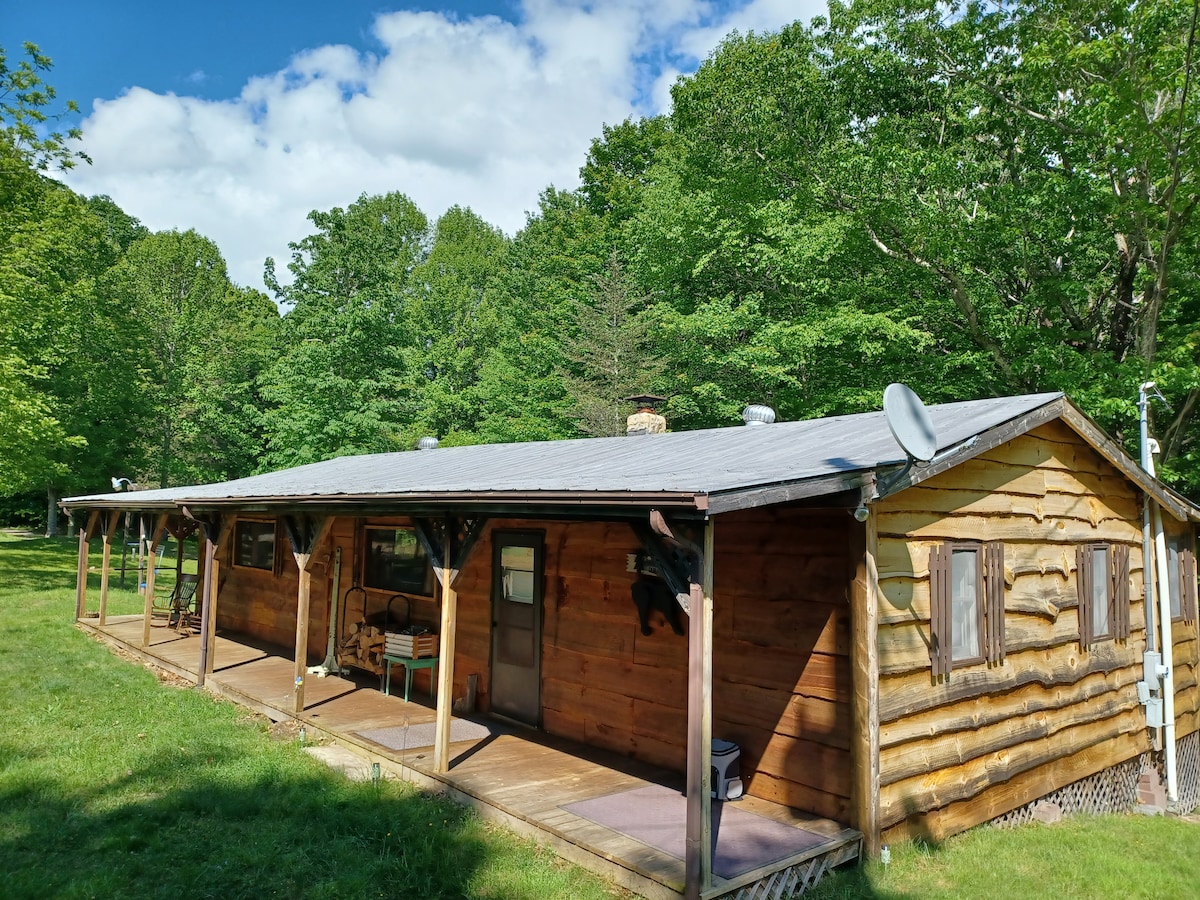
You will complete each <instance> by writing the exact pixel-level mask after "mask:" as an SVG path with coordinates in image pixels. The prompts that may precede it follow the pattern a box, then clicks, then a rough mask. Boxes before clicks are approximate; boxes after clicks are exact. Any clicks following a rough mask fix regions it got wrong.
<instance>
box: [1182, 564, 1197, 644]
mask: <svg viewBox="0 0 1200 900" xmlns="http://www.w3.org/2000/svg"><path fill="white" fill-rule="evenodd" d="M1179 569H1180V572H1179V593H1180V597H1179V611H1180V612H1181V613H1182V614H1183V621H1184V622H1186V623H1187V624H1189V625H1191V624H1193V623H1194V622H1195V621H1196V554H1195V552H1194V551H1193V550H1192V548H1191V547H1187V548H1185V549H1183V550H1180V551H1179Z"/></svg>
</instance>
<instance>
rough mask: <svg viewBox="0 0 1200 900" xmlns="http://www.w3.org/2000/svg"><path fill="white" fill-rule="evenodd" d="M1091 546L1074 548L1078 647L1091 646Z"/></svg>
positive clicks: (1084, 545) (1085, 545)
mask: <svg viewBox="0 0 1200 900" xmlns="http://www.w3.org/2000/svg"><path fill="white" fill-rule="evenodd" d="M1091 551H1092V545H1091V544H1082V545H1081V546H1078V547H1076V548H1075V592H1076V594H1077V595H1078V597H1079V646H1080V647H1083V648H1085V649H1086V648H1087V647H1090V646H1091V645H1092V565H1091V562H1092V561H1091Z"/></svg>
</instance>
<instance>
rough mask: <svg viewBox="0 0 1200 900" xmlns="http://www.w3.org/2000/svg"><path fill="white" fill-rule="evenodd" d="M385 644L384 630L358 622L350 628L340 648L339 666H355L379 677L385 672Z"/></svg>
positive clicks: (338, 652)
mask: <svg viewBox="0 0 1200 900" xmlns="http://www.w3.org/2000/svg"><path fill="white" fill-rule="evenodd" d="M384 642H385V638H384V634H383V629H381V628H376V627H375V626H374V625H367V624H366V623H365V622H356V623H355V624H353V625H351V626H350V628H349V630H348V631H347V632H346V634H345V636H344V637H343V639H342V643H341V644H340V645H339V646H338V650H337V662H338V665H339V666H354V667H355V668H357V669H366V670H367V671H368V672H374V673H375V674H376V675H378V674H379V673H380V672H382V671H383V652H384Z"/></svg>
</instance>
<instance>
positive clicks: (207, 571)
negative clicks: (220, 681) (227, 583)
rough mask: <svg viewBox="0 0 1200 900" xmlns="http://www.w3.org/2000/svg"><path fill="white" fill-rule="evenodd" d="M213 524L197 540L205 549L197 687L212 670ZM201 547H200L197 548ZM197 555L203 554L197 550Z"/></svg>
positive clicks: (201, 578) (214, 574) (205, 527)
mask: <svg viewBox="0 0 1200 900" xmlns="http://www.w3.org/2000/svg"><path fill="white" fill-rule="evenodd" d="M210 529H211V526H210V525H208V524H205V525H204V526H203V527H202V528H201V529H200V533H199V537H198V538H197V540H198V541H199V546H200V547H202V548H203V549H204V553H203V561H202V563H200V564H198V565H199V566H200V572H201V575H200V584H199V585H198V589H199V591H200V663H199V665H198V666H197V674H196V687H203V686H204V677H205V676H206V675H207V674H208V673H209V672H211V671H212V646H211V645H210V643H209V624H210V621H211V619H212V612H213V610H212V601H213V597H214V596H215V595H216V589H215V588H216V581H217V573H216V571H215V567H214V563H215V561H216V555H217V544H216V541H215V539H214V535H213V533H212V531H211V530H210ZM197 549H199V548H197ZM196 555H197V556H200V555H201V554H200V553H199V552H197V554H196Z"/></svg>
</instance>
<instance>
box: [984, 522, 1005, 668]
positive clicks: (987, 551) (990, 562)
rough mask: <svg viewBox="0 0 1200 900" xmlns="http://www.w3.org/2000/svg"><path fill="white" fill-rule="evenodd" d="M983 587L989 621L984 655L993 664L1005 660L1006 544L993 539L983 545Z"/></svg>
mask: <svg viewBox="0 0 1200 900" xmlns="http://www.w3.org/2000/svg"><path fill="white" fill-rule="evenodd" d="M983 566H984V568H983V589H984V597H985V598H986V599H985V606H984V618H985V620H986V621H987V635H986V638H987V640H986V642H985V644H984V651H983V652H984V656H986V657H987V661H988V662H989V663H991V664H993V665H996V664H999V663H1002V662H1004V650H1005V648H1004V544H1003V543H1001V542H1000V541H991V542H989V543H987V544H984V546H983Z"/></svg>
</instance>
